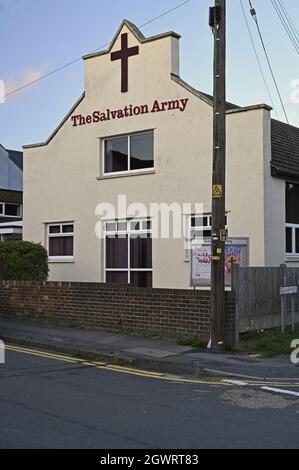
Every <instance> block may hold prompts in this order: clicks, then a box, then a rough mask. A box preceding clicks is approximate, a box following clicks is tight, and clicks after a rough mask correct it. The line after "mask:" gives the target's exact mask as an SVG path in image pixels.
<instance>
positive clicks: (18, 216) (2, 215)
mask: <svg viewBox="0 0 299 470" xmlns="http://www.w3.org/2000/svg"><path fill="white" fill-rule="evenodd" d="M0 206H2V212H0V217H7V218H10V219H15V218H18V219H21V218H22V216H23V205H22V204H18V203H16V202H2V201H0ZM6 206H15V207H17V208H18V212H19V215H7V214H6V213H5V208H6Z"/></svg>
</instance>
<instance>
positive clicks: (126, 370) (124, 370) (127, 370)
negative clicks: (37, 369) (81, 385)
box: [5, 345, 231, 387]
mask: <svg viewBox="0 0 299 470" xmlns="http://www.w3.org/2000/svg"><path fill="white" fill-rule="evenodd" d="M5 350H7V351H14V352H17V353H21V354H28V355H30V356H38V357H43V358H46V359H53V360H55V361H60V362H65V363H69V364H80V365H84V366H88V367H94V368H95V369H104V370H107V371H110V372H117V373H121V374H129V375H135V376H138V377H145V378H150V379H159V380H163V381H169V382H176V383H191V384H202V385H222V386H225V387H231V384H226V383H223V382H219V381H218V382H217V381H205V380H197V379H187V378H184V377H179V376H174V375H169V374H163V373H159V372H149V371H146V370H141V369H133V368H132V367H123V366H119V365H114V364H107V363H105V362H97V361H87V360H85V359H79V358H76V357H72V356H65V355H62V354H54V353H50V352H46V351H40V350H37V349H29V348H24V347H19V346H11V345H5Z"/></svg>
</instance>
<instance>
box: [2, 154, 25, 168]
mask: <svg viewBox="0 0 299 470" xmlns="http://www.w3.org/2000/svg"><path fill="white" fill-rule="evenodd" d="M6 151H7V152H8V156H9V159H10V160H11V161H12V162H13V163H14V164H15V165H16V166H17V167H18V168H19V169H20V170H22V171H23V152H19V151H18V150H6Z"/></svg>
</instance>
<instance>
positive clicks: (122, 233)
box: [103, 218, 153, 285]
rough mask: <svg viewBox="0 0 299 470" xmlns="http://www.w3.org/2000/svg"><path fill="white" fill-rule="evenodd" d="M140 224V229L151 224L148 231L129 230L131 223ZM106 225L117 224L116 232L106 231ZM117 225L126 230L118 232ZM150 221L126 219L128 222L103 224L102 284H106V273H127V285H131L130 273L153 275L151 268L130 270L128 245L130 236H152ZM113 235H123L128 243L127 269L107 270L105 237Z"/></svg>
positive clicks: (116, 221)
mask: <svg viewBox="0 0 299 470" xmlns="http://www.w3.org/2000/svg"><path fill="white" fill-rule="evenodd" d="M138 222H139V223H140V224H141V227H142V225H143V223H148V222H150V223H151V228H150V229H143V228H141V229H139V230H132V229H131V224H132V223H138ZM107 224H108V225H109V224H117V225H116V230H107ZM118 224H126V230H118ZM152 228H153V227H152V220H151V219H145V218H141V219H128V220H109V221H105V222H104V239H103V242H104V246H103V248H104V255H103V261H104V282H105V283H106V279H107V276H106V273H107V272H112V273H113V272H124V273H128V284H129V285H130V284H131V272H138V273H139V272H151V273H153V267H151V268H131V266H130V265H131V243H130V235H136V236H138V235H141V234H144V235H148V234H150V235H152ZM115 235H124V236H126V237H127V242H128V267H127V268H120V269H118V268H107V259H106V237H107V236H115Z"/></svg>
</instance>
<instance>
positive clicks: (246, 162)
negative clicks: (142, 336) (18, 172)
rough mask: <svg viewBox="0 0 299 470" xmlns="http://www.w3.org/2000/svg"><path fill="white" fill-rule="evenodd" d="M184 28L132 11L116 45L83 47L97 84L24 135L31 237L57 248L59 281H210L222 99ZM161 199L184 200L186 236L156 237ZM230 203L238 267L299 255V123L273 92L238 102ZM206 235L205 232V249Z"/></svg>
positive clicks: (54, 269) (230, 155)
mask: <svg viewBox="0 0 299 470" xmlns="http://www.w3.org/2000/svg"><path fill="white" fill-rule="evenodd" d="M179 39H180V36H179V35H178V34H176V33H174V32H169V33H165V34H161V35H158V36H154V37H149V38H146V37H144V36H143V34H142V33H141V32H140V31H139V30H138V29H137V28H136V26H134V25H133V24H132V23H130V22H129V21H127V20H125V21H123V23H122V24H121V26H120V28H119V30H118V31H117V33H116V35H115V37H114V39H113V41H112V43H111V45H110V47H109V49H107V50H106V51H103V52H97V53H93V54H90V55H87V56H85V57H84V58H83V60H84V66H85V90H84V93H83V94H82V96H81V97H80V98H79V100H78V101H77V103H76V104H75V105H74V107H73V108H72V109H71V110H70V112H69V113H68V114H67V116H66V117H65V119H64V120H63V121H62V122H61V123H60V124H59V126H58V127H57V129H56V130H55V131H54V132H53V133H52V134H51V136H50V137H49V138H48V140H47V141H46V142H43V143H39V144H33V145H25V146H24V159H25V173H24V205H25V213H24V239H25V240H31V241H34V242H39V243H42V244H43V245H44V246H45V247H46V248H47V249H48V253H49V263H50V279H51V280H67V281H100V282H109V283H122V284H130V285H133V286H142V287H152V286H153V287H161V288H165V287H171V288H189V287H190V286H191V285H192V283H193V280H192V279H193V275H194V276H195V277H196V276H197V278H198V280H199V281H201V280H203V281H207V280H208V278H209V263H210V256H211V252H210V240H211V194H212V190H211V181H212V154H213V138H212V137H213V98H212V97H211V96H210V95H208V94H206V93H203V92H200V91H198V90H196V89H194V88H193V87H191V86H190V85H188V84H187V83H186V82H185V81H183V80H182V79H181V78H180V67H179V63H180V60H179ZM215 191H216V192H218V194H216V195H215V197H216V196H217V197H218V196H219V197H221V188H219V187H218V188H215ZM120 195H122V196H125V197H126V205H125V206H122V207H121V208H119V207H118V202H119V196H120ZM104 203H106V204H108V206H107V211H105V210H104V208H105V205H104ZM136 203H139V207H141V205H142V210H140V211H138V214H136V210H135V209H136V207H137V206H136ZM155 203H157V204H160V206H161V205H163V204H164V205H168V206H170V205H172V204H177V205H178V206H179V207H180V214H179V216H180V220H181V222H182V227H184V228H185V231H184V234H181V236H179V237H178V236H176V237H174V236H168V237H167V236H166V237H165V236H162V235H161V236H160V235H159V234H158V236H156V235H155V236H154V235H153V232H154V226H157V222H158V219H159V213H156V212H153V211H152V205H153V204H155ZM184 203H185V205H184ZM132 204H135V205H134V206H132ZM200 204H201V206H200V207H201V209H199V205H200ZM109 207H112V208H113V207H114V208H117V207H118V210H117V212H115V214H114V215H113V214H112V212H113V211H112V210H111V211H109V210H108V209H109ZM144 208H145V210H144ZM160 209H161V211H162V208H161V207H160ZM142 211H143V213H142ZM176 212H177V211H176ZM226 212H227V216H226V219H227V227H228V230H229V240H228V246H227V258H228V261H227V269H228V270H229V263H230V259H231V258H234V260H235V261H236V260H237V262H240V263H241V264H243V265H244V264H246V265H250V266H278V265H280V264H281V263H287V264H288V265H290V266H299V129H298V128H296V127H294V126H290V125H287V124H284V123H282V122H279V121H277V120H273V119H271V108H270V107H269V106H268V105H266V104H255V105H252V106H247V107H239V106H236V105H233V104H230V103H227V197H226ZM164 215H165V213H164ZM164 215H163V217H164ZM164 219H165V217H164ZM155 233H156V232H155ZM193 238H194V239H199V238H200V239H202V240H203V245H202V247H201V248H200V249H199V250H198V251H197V252H196V257H195V258H194V259H193V251H192V250H190V249H189V248H187V249H186V239H187V240H188V239H193ZM193 262H196V263H197V265H196V266H195V268H194V272H193V268H192V269H191V265H192V264H193ZM191 271H192V275H191Z"/></svg>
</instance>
